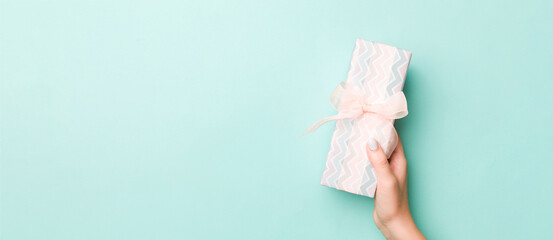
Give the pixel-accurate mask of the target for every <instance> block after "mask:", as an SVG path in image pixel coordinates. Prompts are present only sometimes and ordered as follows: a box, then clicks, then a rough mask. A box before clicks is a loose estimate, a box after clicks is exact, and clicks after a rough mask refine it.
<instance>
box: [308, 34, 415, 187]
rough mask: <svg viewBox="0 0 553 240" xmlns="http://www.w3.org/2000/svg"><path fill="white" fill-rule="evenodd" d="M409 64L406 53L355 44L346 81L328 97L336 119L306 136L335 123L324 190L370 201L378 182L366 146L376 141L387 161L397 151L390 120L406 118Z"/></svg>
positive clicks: (374, 44)
mask: <svg viewBox="0 0 553 240" xmlns="http://www.w3.org/2000/svg"><path fill="white" fill-rule="evenodd" d="M410 59H411V52H409V51H407V50H403V49H399V48H396V47H393V46H389V45H386V44H382V43H378V42H371V41H367V40H363V39H357V41H356V44H355V50H354V51H353V57H352V59H351V65H350V69H349V72H348V75H347V79H346V81H345V82H342V83H340V84H339V85H338V87H337V88H336V90H335V91H334V93H333V94H332V95H331V97H330V102H331V104H332V106H333V107H334V108H335V109H336V110H338V114H336V115H334V116H330V117H326V118H323V119H321V120H319V121H318V122H316V123H315V124H313V126H311V127H310V128H309V129H307V131H306V133H308V132H312V131H315V130H316V129H317V128H318V127H319V126H321V125H322V124H324V123H326V122H328V121H332V120H336V125H335V130H334V133H333V135H332V140H331V143H330V150H329V152H328V157H327V160H326V166H325V170H324V172H323V176H322V180H321V184H322V185H325V186H328V187H332V188H336V189H338V190H342V191H346V192H350V193H354V194H359V195H363V196H368V197H374V193H375V190H376V181H377V179H376V175H375V173H374V169H373V167H372V166H371V164H370V162H369V159H368V157H367V154H366V144H367V141H368V140H369V139H370V138H374V139H376V140H377V141H378V143H379V144H380V146H381V147H382V149H383V150H384V152H385V153H386V155H387V156H388V157H390V155H391V154H392V152H393V150H394V149H395V147H396V146H397V143H398V136H397V133H396V130H395V129H394V120H395V119H399V118H402V117H404V116H406V115H407V102H406V100H405V96H404V95H403V92H402V89H403V84H404V82H405V75H406V72H407V67H408V66H409V61H410Z"/></svg>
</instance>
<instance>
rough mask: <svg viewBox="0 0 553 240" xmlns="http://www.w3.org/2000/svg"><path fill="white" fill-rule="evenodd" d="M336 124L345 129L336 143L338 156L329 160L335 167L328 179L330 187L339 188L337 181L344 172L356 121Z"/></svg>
mask: <svg viewBox="0 0 553 240" xmlns="http://www.w3.org/2000/svg"><path fill="white" fill-rule="evenodd" d="M336 123H337V124H338V123H341V124H342V125H343V127H344V133H343V134H342V135H340V136H338V137H337V138H336V143H338V144H339V145H338V149H337V151H339V153H338V154H336V156H335V157H334V158H333V159H329V160H328V161H330V162H331V163H332V165H334V172H333V173H332V174H331V175H330V176H328V177H327V183H328V186H329V187H333V188H336V187H337V184H336V183H337V181H338V178H339V177H340V172H341V171H342V164H343V162H344V156H345V155H346V152H347V149H348V144H349V140H350V139H349V137H350V135H351V132H352V130H353V123H354V119H342V120H337V121H336Z"/></svg>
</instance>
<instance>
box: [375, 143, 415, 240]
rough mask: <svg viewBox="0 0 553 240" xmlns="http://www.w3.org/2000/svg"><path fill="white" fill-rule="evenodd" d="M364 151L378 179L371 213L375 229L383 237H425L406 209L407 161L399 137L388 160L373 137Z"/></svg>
mask: <svg viewBox="0 0 553 240" xmlns="http://www.w3.org/2000/svg"><path fill="white" fill-rule="evenodd" d="M367 154H368V156H369V161H370V162H371V164H372V166H373V167H374V171H375V173H376V178H377V179H378V181H377V184H376V195H375V198H374V213H373V217H374V222H375V223H376V226H377V227H378V229H380V231H381V232H382V234H383V235H384V236H385V237H386V239H400V240H401V239H426V238H425V237H424V235H422V233H421V232H420V231H419V229H418V228H417V226H416V225H415V221H413V217H412V216H411V211H410V210H409V201H408V200H407V160H406V159H405V154H404V153H403V145H402V144H401V140H399V142H398V145H397V147H396V149H395V150H394V152H393V153H392V156H391V157H390V159H389V161H388V159H386V155H385V154H384V151H383V150H382V148H381V147H380V145H379V144H378V142H376V140H374V139H370V140H369V142H368V144H367Z"/></svg>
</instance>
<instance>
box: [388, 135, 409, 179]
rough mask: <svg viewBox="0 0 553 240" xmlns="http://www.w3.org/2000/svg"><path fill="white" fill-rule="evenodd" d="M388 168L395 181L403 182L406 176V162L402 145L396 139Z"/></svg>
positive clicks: (399, 140)
mask: <svg viewBox="0 0 553 240" xmlns="http://www.w3.org/2000/svg"><path fill="white" fill-rule="evenodd" d="M390 166H391V167H392V171H393V172H394V175H395V176H396V178H397V179H399V180H400V181H401V180H404V179H405V178H406V176H407V160H406V158H405V153H404V151H403V143H402V142H401V139H399V137H398V143H397V146H396V149H395V150H394V152H393V153H392V156H390Z"/></svg>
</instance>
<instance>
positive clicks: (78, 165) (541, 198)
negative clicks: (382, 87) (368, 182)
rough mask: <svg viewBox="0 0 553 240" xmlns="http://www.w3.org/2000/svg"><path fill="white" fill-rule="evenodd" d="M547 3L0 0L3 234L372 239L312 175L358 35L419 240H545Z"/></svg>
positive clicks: (347, 206)
mask: <svg viewBox="0 0 553 240" xmlns="http://www.w3.org/2000/svg"><path fill="white" fill-rule="evenodd" d="M552 11H553V4H552V3H551V1H545V0H544V1H534V0H529V1H522V2H521V1H510V2H509V1H499V0H498V1H480V0H478V1H477V0H472V1H462V2H461V1H439V0H435V1H407V0H405V1H302V2H297V1H276V0H273V1H253V0H252V1H195V2H188V1H149V2H148V1H74V2H73V1H15V0H14V1H5V0H2V1H1V2H0V174H1V175H0V224H1V225H0V239H2V240H12V239H13V240H16V239H18V240H19V239H383V238H382V237H381V236H380V233H379V232H378V229H377V228H376V227H375V226H374V223H373V220H372V215H371V214H372V210H373V202H372V199H370V198H365V197H361V196H356V195H353V194H348V193H344V192H340V191H336V190H333V189H330V188H326V187H323V186H321V185H319V181H320V176H321V173H322V170H323V167H324V162H325V157H326V153H327V151H328V146H329V141H330V137H331V133H332V130H333V126H332V124H328V125H326V126H324V127H322V128H321V129H320V130H319V131H318V132H316V133H314V134H311V135H308V136H305V137H302V138H300V137H299V135H300V134H301V133H302V132H303V131H304V130H305V129H306V128H307V127H308V126H309V125H310V124H311V123H313V122H314V121H316V120H317V119H319V118H322V117H324V116H328V115H331V114H333V113H334V110H333V109H332V108H331V106H330V104H329V103H328V97H329V95H330V93H331V92H332V91H333V89H334V88H335V86H336V85H337V83H338V82H339V81H342V80H344V79H345V76H346V73H347V71H348V68H349V61H350V57H351V54H352V50H353V46H354V43H355V39H356V38H358V37H360V38H364V39H369V40H373V41H379V42H383V43H386V44H390V45H394V46H398V47H401V48H404V49H408V50H410V51H412V52H413V58H412V61H411V65H410V67H409V71H408V77H407V82H406V86H405V93H406V95H407V99H408V102H409V110H410V115H409V116H408V117H407V118H405V119H402V120H400V121H398V122H397V128H398V131H399V133H400V135H401V136H402V138H403V141H404V144H405V149H406V153H407V158H408V161H409V163H410V164H409V170H410V176H409V181H410V189H409V194H410V200H411V208H412V211H413V214H414V217H415V220H416V222H417V223H418V225H419V226H420V228H421V230H422V231H423V232H424V233H425V234H426V235H427V236H428V237H429V238H430V239H547V238H549V239H551V238H553V230H552V229H553V220H552V216H553V204H552V202H553V172H552V171H553V152H552V147H553V127H552V125H551V124H552V123H553V96H552V95H551V90H552V89H553V81H552V80H553V79H552V77H551V71H552V65H553V60H552V59H553V47H552V43H553V27H552V26H553V17H552V16H551V12H552Z"/></svg>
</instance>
